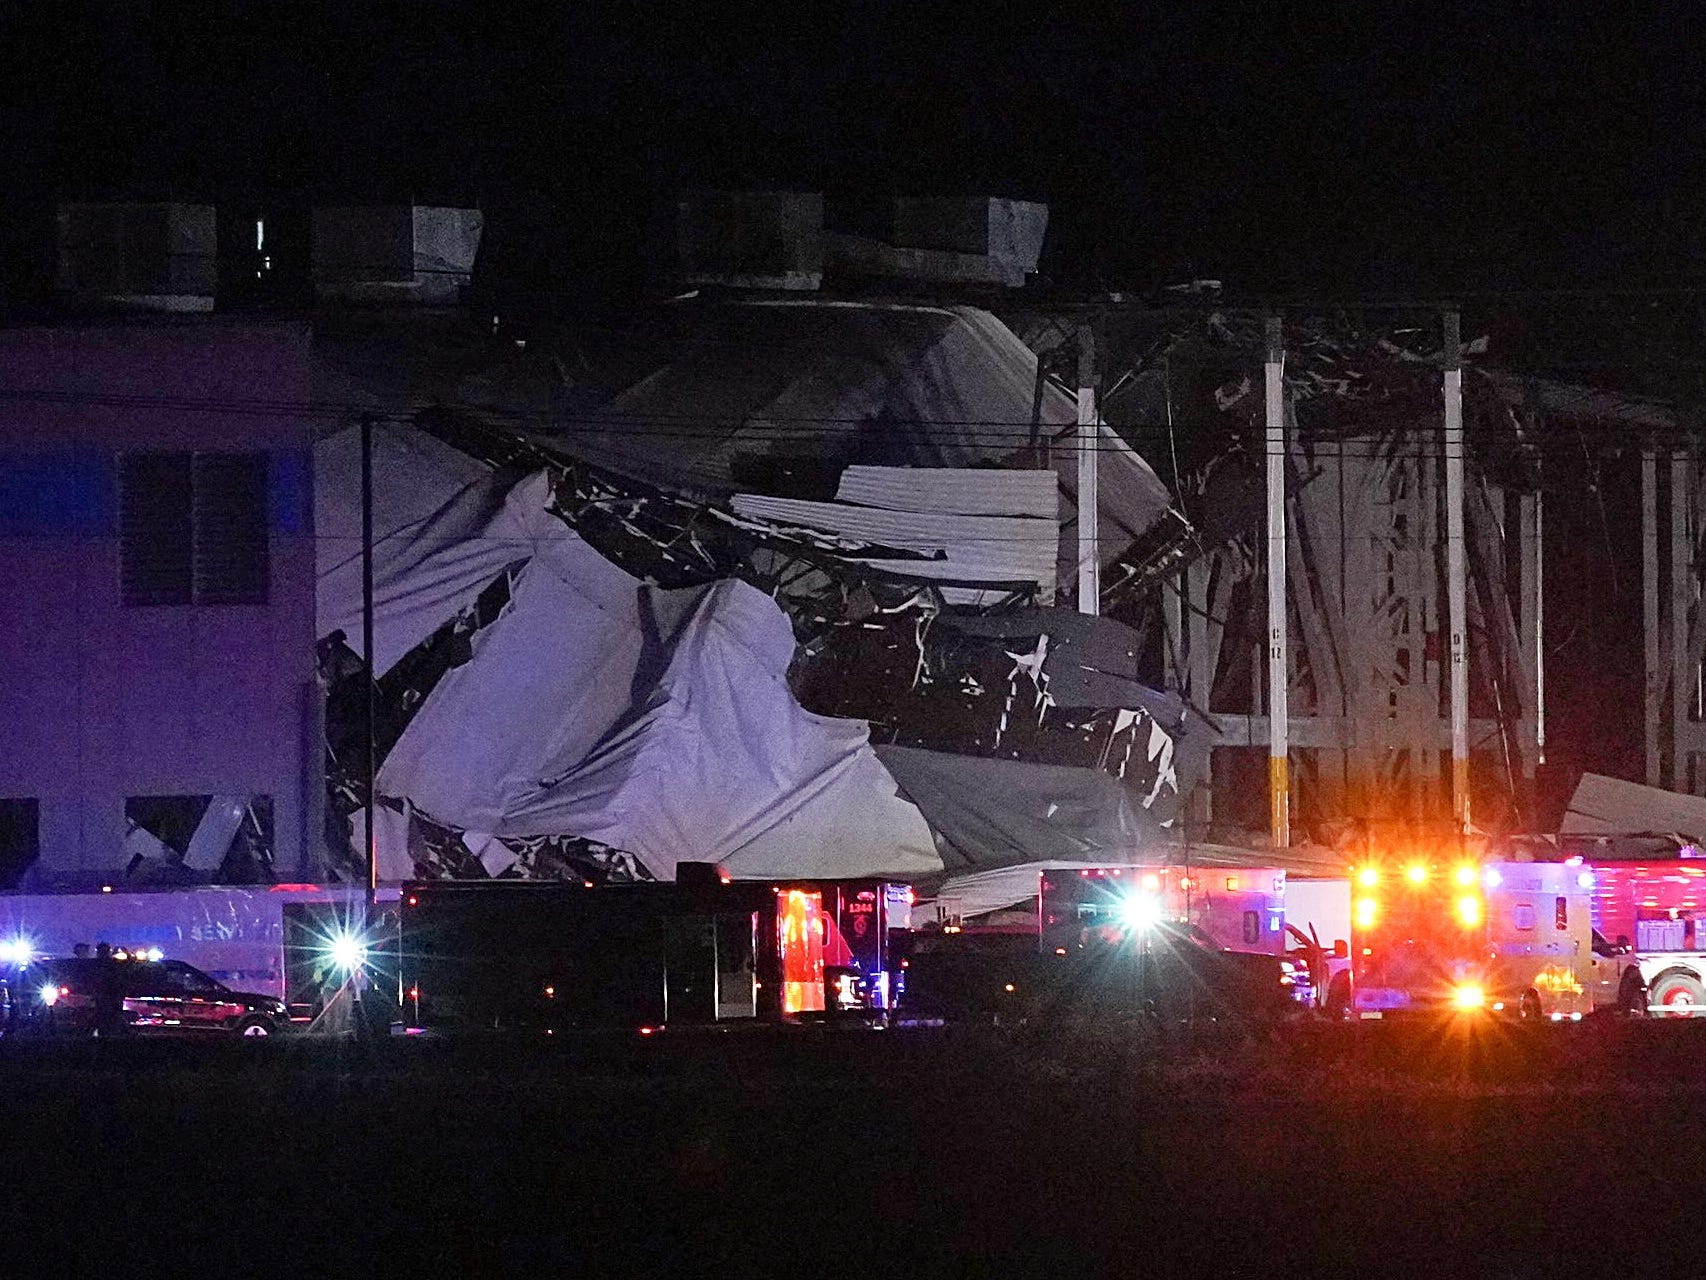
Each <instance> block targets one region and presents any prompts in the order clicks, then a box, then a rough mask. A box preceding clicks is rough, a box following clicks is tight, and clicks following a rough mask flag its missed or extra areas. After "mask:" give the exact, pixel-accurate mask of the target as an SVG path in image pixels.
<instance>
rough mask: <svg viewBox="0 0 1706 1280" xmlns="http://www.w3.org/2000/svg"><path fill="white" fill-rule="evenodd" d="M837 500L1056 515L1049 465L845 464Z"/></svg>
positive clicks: (899, 507)
mask: <svg viewBox="0 0 1706 1280" xmlns="http://www.w3.org/2000/svg"><path fill="white" fill-rule="evenodd" d="M835 497H836V500H837V501H838V502H853V503H857V504H859V505H860V506H865V507H882V508H885V509H886V510H889V511H940V512H943V513H945V514H952V515H960V516H1027V517H1030V518H1033V519H1041V520H1058V519H1059V518H1060V493H1059V487H1058V484H1057V480H1056V477H1055V474H1054V472H1053V471H1043V470H1037V471H1008V470H1003V469H997V468H994V467H848V468H847V470H846V471H844V472H842V473H841V484H840V485H839V486H838V487H837V489H836V491H835Z"/></svg>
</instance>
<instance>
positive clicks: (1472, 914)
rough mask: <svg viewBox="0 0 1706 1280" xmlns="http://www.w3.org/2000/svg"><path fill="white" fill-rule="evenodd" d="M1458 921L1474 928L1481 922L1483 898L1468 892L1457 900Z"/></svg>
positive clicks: (1467, 927)
mask: <svg viewBox="0 0 1706 1280" xmlns="http://www.w3.org/2000/svg"><path fill="white" fill-rule="evenodd" d="M1457 921H1458V923H1459V924H1461V925H1462V926H1463V927H1464V928H1465V929H1473V928H1474V927H1475V926H1476V925H1478V924H1480V923H1481V899H1479V898H1477V897H1476V896H1475V895H1474V894H1472V893H1466V894H1464V895H1463V896H1462V897H1461V898H1459V899H1458V900H1457Z"/></svg>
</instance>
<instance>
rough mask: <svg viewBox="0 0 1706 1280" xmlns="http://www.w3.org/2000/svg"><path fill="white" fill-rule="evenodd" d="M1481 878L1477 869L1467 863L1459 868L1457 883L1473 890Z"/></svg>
mask: <svg viewBox="0 0 1706 1280" xmlns="http://www.w3.org/2000/svg"><path fill="white" fill-rule="evenodd" d="M1480 878H1481V877H1480V875H1479V874H1478V873H1477V872H1476V870H1475V868H1474V867H1473V866H1471V865H1470V864H1469V863H1467V862H1466V863H1464V864H1463V865H1462V866H1461V867H1459V868H1457V883H1458V884H1459V885H1460V886H1462V887H1463V888H1465V889H1473V888H1474V887H1475V882H1476V881H1477V880H1479V879H1480Z"/></svg>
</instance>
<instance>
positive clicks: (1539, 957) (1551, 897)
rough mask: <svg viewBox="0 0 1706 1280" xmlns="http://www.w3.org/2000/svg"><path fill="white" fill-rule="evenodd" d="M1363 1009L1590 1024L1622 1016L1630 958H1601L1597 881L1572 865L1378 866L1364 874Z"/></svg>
mask: <svg viewBox="0 0 1706 1280" xmlns="http://www.w3.org/2000/svg"><path fill="white" fill-rule="evenodd" d="M1353 886H1354V895H1355V896H1354V898H1353V902H1352V918H1351V933H1352V937H1351V953H1352V971H1353V988H1354V990H1353V998H1352V1000H1353V1002H1352V1009H1353V1012H1354V1014H1355V1015H1356V1016H1357V1017H1359V1018H1368V1019H1374V1018H1388V1017H1392V1016H1394V1015H1402V1014H1406V1013H1420V1012H1428V1011H1442V1012H1444V1011H1450V1012H1455V1013H1457V1014H1460V1015H1467V1016H1473V1015H1482V1014H1489V1013H1492V1014H1505V1015H1510V1016H1514V1017H1520V1018H1524V1019H1529V1020H1535V1021H1538V1020H1542V1019H1544V1020H1549V1021H1552V1022H1565V1021H1570V1022H1575V1021H1580V1020H1581V1019H1582V1018H1583V1017H1584V1016H1585V1015H1586V1014H1588V1013H1591V1012H1593V1011H1594V1009H1596V1008H1615V1007H1617V1004H1618V1000H1619V995H1620V992H1622V991H1623V990H1624V985H1623V983H1624V975H1625V972H1626V971H1627V969H1628V967H1629V959H1628V957H1627V956H1626V955H1624V954H1620V953H1619V952H1618V949H1617V948H1616V947H1613V946H1600V947H1597V948H1596V945H1595V944H1596V941H1597V939H1596V936H1595V930H1594V928H1593V923H1592V917H1591V897H1592V891H1593V887H1594V872H1593V870H1592V869H1591V868H1588V867H1586V866H1583V865H1582V864H1581V863H1580V862H1579V861H1572V862H1485V863H1482V862H1474V861H1469V860H1465V861H1461V862H1450V861H1443V860H1438V859H1433V860H1430V859H1424V858H1416V859H1412V860H1396V859H1394V860H1388V861H1376V862H1370V863H1368V864H1366V865H1364V866H1361V867H1359V868H1357V869H1356V871H1355V874H1354V878H1353Z"/></svg>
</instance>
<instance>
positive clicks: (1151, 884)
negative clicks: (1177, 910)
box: [1143, 871, 1161, 893]
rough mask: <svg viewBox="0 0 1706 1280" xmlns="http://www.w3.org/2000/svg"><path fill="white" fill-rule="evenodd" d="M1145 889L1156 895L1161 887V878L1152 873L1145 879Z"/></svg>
mask: <svg viewBox="0 0 1706 1280" xmlns="http://www.w3.org/2000/svg"><path fill="white" fill-rule="evenodd" d="M1143 887H1144V888H1145V889H1147V890H1149V892H1150V893H1154V892H1155V891H1156V890H1157V889H1159V888H1160V887H1161V877H1160V876H1158V875H1156V874H1155V873H1154V872H1153V871H1151V872H1150V873H1149V874H1148V875H1146V876H1144V877H1143Z"/></svg>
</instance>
